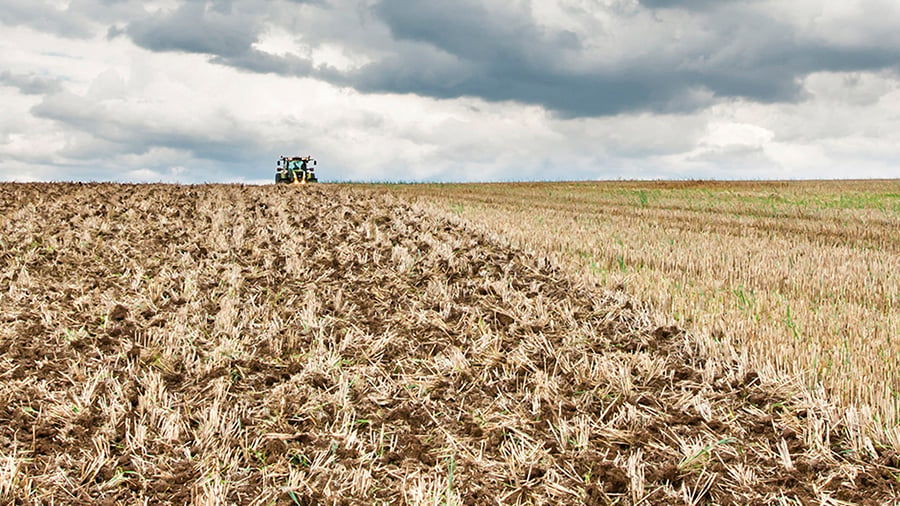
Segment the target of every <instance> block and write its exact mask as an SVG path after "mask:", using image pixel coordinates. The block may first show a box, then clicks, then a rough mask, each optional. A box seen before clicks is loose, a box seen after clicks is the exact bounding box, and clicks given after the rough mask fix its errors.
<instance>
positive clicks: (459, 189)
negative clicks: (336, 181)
mask: <svg viewBox="0 0 900 506" xmlns="http://www.w3.org/2000/svg"><path fill="white" fill-rule="evenodd" d="M391 191H393V192H394V193H395V194H399V195H403V196H406V197H407V198H412V199H413V200H419V201H421V202H423V203H427V204H428V205H432V206H437V207H439V208H440V209H441V210H442V211H443V212H448V213H452V214H454V215H457V216H459V218H460V219H461V220H465V221H466V222H468V223H471V224H474V225H477V228H478V229H479V230H483V231H486V232H494V233H497V234H499V235H502V236H504V237H505V238H506V239H507V241H508V242H510V243H512V244H514V245H520V246H523V247H528V248H530V249H534V250H537V251H541V252H544V253H545V254H550V255H552V256H553V257H554V258H555V259H556V260H557V261H558V262H559V263H560V264H564V265H567V266H569V267H570V268H571V269H570V270H572V271H573V272H574V274H575V275H576V276H577V277H581V278H585V279H588V280H592V281H593V282H595V283H597V284H599V285H601V286H603V287H606V288H608V289H616V288H618V289H622V290H625V291H627V292H628V293H630V294H632V295H634V296H635V297H637V298H638V299H639V300H642V301H646V302H648V303H650V304H651V305H652V307H653V308H654V309H655V311H656V313H657V314H658V315H659V318H660V319H664V320H666V319H667V320H669V321H671V322H673V323H677V324H678V325H681V326H683V327H684V328H685V329H686V330H687V331H688V332H689V333H692V334H696V335H697V337H698V338H701V339H707V340H708V341H713V342H716V343H717V342H723V341H724V342H728V343H735V344H736V346H737V347H738V348H739V349H740V350H742V352H743V353H744V354H745V355H746V356H747V357H748V358H749V359H750V361H751V363H752V364H753V366H754V367H755V368H757V369H759V370H760V371H761V373H762V374H763V375H764V376H766V377H773V376H782V377H785V376H786V377H790V378H796V379H798V380H800V381H801V382H803V383H804V384H805V385H806V386H807V388H809V389H810V390H813V391H815V390H819V389H820V388H824V389H825V391H826V392H827V395H828V396H829V397H831V398H832V399H835V400H837V401H839V402H840V403H841V405H842V406H843V407H844V409H845V410H848V411H854V413H852V414H851V415H850V416H851V417H855V418H856V419H857V420H858V423H861V424H863V425H865V427H866V432H868V433H870V434H873V435H875V437H876V438H877V439H879V440H881V441H884V442H887V443H888V444H890V445H892V446H893V447H894V448H895V449H897V450H900V358H898V357H900V233H898V231H900V180H872V181H794V182H777V181H776V182H704V181H687V182H639V181H635V182H596V183H593V182H591V183H528V184H499V185H491V184H484V185H398V186H393V187H391Z"/></svg>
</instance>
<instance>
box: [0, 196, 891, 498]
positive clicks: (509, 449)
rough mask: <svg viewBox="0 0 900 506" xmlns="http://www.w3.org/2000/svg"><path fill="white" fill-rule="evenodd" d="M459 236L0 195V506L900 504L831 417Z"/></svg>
mask: <svg viewBox="0 0 900 506" xmlns="http://www.w3.org/2000/svg"><path fill="white" fill-rule="evenodd" d="M459 215H460V213H459V212H454V211H453V210H450V211H448V212H446V213H444V212H442V211H441V210H440V209H438V208H435V207H433V206H432V205H419V204H415V205H413V204H409V203H406V202H405V201H403V200H401V199H398V198H397V197H395V196H394V195H392V194H390V193H388V192H385V191H379V190H373V189H371V188H367V187H354V186H337V185H321V186H314V187H306V188H294V187H274V186H270V187H241V186H196V187H183V186H162V185H142V186H126V185H111V184H93V185H74V184H72V185H68V184H62V185H39V184H33V185H32V184H4V185H0V501H2V502H4V503H12V502H17V503H22V504H51V503H52V504H85V503H104V502H105V503H108V504H114V503H151V504H154V503H171V504H184V503H187V502H191V503H193V504H260V505H263V504H320V503H321V504H372V503H379V502H384V503H391V504H403V503H405V504H436V505H437V504H582V503H584V504H592V505H593V504H596V505H611V504H622V505H635V504H848V503H849V504H888V503H890V501H892V500H896V498H897V497H900V486H898V480H897V476H898V473H900V469H898V466H900V459H898V456H897V455H896V453H895V452H893V451H892V450H890V449H888V448H886V447H883V446H880V445H878V444H874V443H873V442H872V440H871V439H870V438H868V437H867V436H866V435H865V434H864V433H862V432H861V430H860V426H859V424H854V423H852V421H850V422H848V420H847V418H846V417H845V416H843V415H841V414H840V410H836V409H835V408H834V407H833V406H832V405H830V404H828V403H827V402H825V401H823V400H822V398H821V397H817V396H812V395H808V392H807V391H806V390H803V389H795V388H794V386H792V385H790V384H787V383H784V382H777V381H771V380H770V379H767V377H766V375H765V374H761V373H760V372H759V371H757V369H755V368H754V366H753V361H752V360H750V359H749V358H748V357H747V355H746V353H742V352H740V351H739V350H737V349H734V350H731V349H729V348H728V347H727V346H724V345H722V346H716V347H712V346H709V345H708V343H706V342H705V341H703V340H702V339H694V338H693V337H691V335H690V334H689V333H686V332H684V331H683V330H682V328H681V327H680V326H676V325H669V323H671V322H668V321H664V322H660V321H658V320H657V318H656V316H655V315H654V313H650V312H648V311H647V310H646V309H645V308H644V305H643V304H640V303H638V302H636V301H634V300H632V299H631V298H629V296H627V295H625V293H623V292H622V291H615V290H605V289H602V288H598V287H596V286H594V285H593V284H591V283H588V282H585V281H584V279H582V278H581V277H578V276H574V275H572V273H571V272H570V271H569V270H566V269H561V268H559V267H558V266H557V263H556V261H555V260H551V259H548V258H546V257H545V256H542V255H538V254H533V253H530V252H528V251H526V250H523V249H519V248H517V247H514V246H511V245H509V244H508V243H507V242H505V241H503V240H500V239H497V238H495V237H493V236H492V235H491V234H486V233H482V232H479V228H478V226H477V224H476V223H475V222H474V221H472V222H471V223H472V224H471V225H469V224H467V223H468V222H466V221H465V220H461V219H460V216H459ZM509 228H512V225H510V226H509ZM867 240H868V239H867ZM872 240H874V239H872Z"/></svg>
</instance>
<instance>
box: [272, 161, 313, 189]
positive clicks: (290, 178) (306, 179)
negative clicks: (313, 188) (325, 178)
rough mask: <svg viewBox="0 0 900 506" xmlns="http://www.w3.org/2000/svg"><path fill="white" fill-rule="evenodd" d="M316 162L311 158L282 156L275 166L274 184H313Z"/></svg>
mask: <svg viewBox="0 0 900 506" xmlns="http://www.w3.org/2000/svg"><path fill="white" fill-rule="evenodd" d="M315 166H316V161H315V160H313V158H312V157H311V156H282V157H281V158H279V159H278V163H277V164H276V165H275V182H276V183H286V184H305V183H315V182H317V181H318V179H316V173H315Z"/></svg>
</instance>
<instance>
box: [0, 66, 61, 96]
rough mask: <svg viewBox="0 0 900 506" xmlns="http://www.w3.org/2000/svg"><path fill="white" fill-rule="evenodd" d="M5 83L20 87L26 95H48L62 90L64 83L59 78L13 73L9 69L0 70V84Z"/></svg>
mask: <svg viewBox="0 0 900 506" xmlns="http://www.w3.org/2000/svg"><path fill="white" fill-rule="evenodd" d="M3 84H5V85H8V86H12V87H14V88H18V90H19V91H20V92H21V93H23V94H25V95H47V94H50V93H57V92H59V91H61V90H62V84H61V83H60V80H59V79H51V78H47V77H40V76H34V75H22V74H13V73H12V72H10V71H8V70H4V71H3V72H0V85H3Z"/></svg>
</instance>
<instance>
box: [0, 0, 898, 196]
mask: <svg viewBox="0 0 900 506" xmlns="http://www.w3.org/2000/svg"><path fill="white" fill-rule="evenodd" d="M897 27H900V2H898V1H897V0H452V1H451V0H446V1H444V0H244V1H238V0H234V1H228V0H218V1H202V0H161V1H142V2H138V1H133V0H52V1H43V0H2V2H0V30H2V32H0V33H2V35H0V180H19V181H24V180H82V181H87V180H114V181H135V182H139V181H165V182H183V183H196V182H238V181H242V182H268V181H271V179H272V175H273V168H274V162H275V160H276V159H277V157H278V155H281V154H312V155H313V156H315V157H316V158H317V159H318V160H319V172H320V178H321V179H323V180H341V181H346V180H355V181H384V180H390V181H398V180H402V181H505V180H536V179H537V180H544V179H550V180H557V179H569V180H572V179H578V180H581V179H615V178H627V179H643V178H667V179H669V178H718V179H760V178H843V177H900V30H898V29H897Z"/></svg>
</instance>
